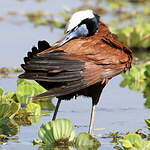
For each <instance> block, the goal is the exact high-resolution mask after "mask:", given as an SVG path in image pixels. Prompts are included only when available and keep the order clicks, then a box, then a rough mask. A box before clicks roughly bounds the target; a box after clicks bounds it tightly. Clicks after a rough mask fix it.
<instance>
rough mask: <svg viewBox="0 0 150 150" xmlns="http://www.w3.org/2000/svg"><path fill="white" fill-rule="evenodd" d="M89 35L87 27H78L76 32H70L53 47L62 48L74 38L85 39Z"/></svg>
mask: <svg viewBox="0 0 150 150" xmlns="http://www.w3.org/2000/svg"><path fill="white" fill-rule="evenodd" d="M87 35H88V30H87V28H86V26H85V25H81V26H80V27H79V28H78V27H77V28H75V29H74V31H70V32H68V33H67V34H66V35H65V37H64V38H63V39H62V40H60V41H58V42H56V43H55V44H54V45H53V46H56V47H60V46H62V45H63V44H65V43H67V42H68V41H70V40H72V39H74V38H80V37H85V36H87Z"/></svg>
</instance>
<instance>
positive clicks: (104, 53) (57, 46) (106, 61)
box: [19, 9, 133, 135]
mask: <svg viewBox="0 0 150 150" xmlns="http://www.w3.org/2000/svg"><path fill="white" fill-rule="evenodd" d="M132 58H133V53H132V51H131V50H130V49H129V48H128V47H127V46H126V45H125V44H124V43H123V42H122V41H121V40H120V39H119V38H118V36H117V35H116V34H114V33H111V32H110V30H109V28H108V26H107V25H106V24H105V23H104V22H102V21H101V18H100V16H99V15H98V14H96V13H94V12H93V11H92V10H89V9H88V10H80V11H78V12H75V13H74V14H73V15H72V17H71V18H70V20H69V21H68V24H67V27H66V32H65V35H64V37H63V38H61V39H60V40H59V41H57V42H56V43H54V44H53V45H50V44H49V42H47V41H45V40H42V41H39V42H38V46H37V47H35V46H34V47H32V50H31V51H29V52H28V53H27V56H26V57H24V64H21V67H22V68H23V69H24V73H22V74H21V75H19V78H23V79H28V80H35V81H36V82H37V83H39V84H40V85H41V86H43V87H44V88H45V89H47V91H46V92H44V93H42V94H39V95H36V96H34V97H33V99H39V98H48V97H57V98H58V101H57V104H56V108H55V111H54V115H53V118H52V120H55V119H56V115H57V112H58V108H59V106H60V103H61V101H62V100H70V99H72V98H77V97H78V96H85V97H89V98H91V99H92V109H91V117H90V125H89V131H88V132H89V134H91V135H93V130H94V118H95V111H96V105H97V103H98V102H99V99H100V96H101V93H102V91H103V89H104V87H105V86H106V85H107V83H108V81H109V80H110V79H112V78H113V77H115V76H116V75H119V74H120V73H122V72H126V71H127V70H130V68H131V63H132Z"/></svg>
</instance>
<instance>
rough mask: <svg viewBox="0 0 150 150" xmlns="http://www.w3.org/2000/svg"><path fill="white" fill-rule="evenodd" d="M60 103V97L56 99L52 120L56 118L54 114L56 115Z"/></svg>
mask: <svg viewBox="0 0 150 150" xmlns="http://www.w3.org/2000/svg"><path fill="white" fill-rule="evenodd" d="M60 103H61V99H58V101H57V105H56V108H55V111H54V115H53V118H52V120H55V119H56V116H57V112H58V108H59V106H60Z"/></svg>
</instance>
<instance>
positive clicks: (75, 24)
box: [67, 10, 100, 37]
mask: <svg viewBox="0 0 150 150" xmlns="http://www.w3.org/2000/svg"><path fill="white" fill-rule="evenodd" d="M99 21H100V16H99V15H97V14H95V13H93V11H92V10H82V11H78V12H76V13H74V14H73V15H72V17H71V18H70V20H69V23H68V26H67V32H73V31H74V30H77V29H79V28H81V29H80V32H82V30H84V32H85V35H83V36H84V37H85V36H91V35H93V34H94V33H95V32H96V31H97V30H98V28H99Z"/></svg>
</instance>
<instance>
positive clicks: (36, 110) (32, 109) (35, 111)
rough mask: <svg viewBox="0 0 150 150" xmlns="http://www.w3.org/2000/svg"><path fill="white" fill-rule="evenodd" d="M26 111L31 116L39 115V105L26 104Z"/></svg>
mask: <svg viewBox="0 0 150 150" xmlns="http://www.w3.org/2000/svg"><path fill="white" fill-rule="evenodd" d="M26 111H27V112H29V113H30V114H31V115H32V116H40V115H41V107H40V105H39V104H35V103H29V104H27V108H26Z"/></svg>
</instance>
